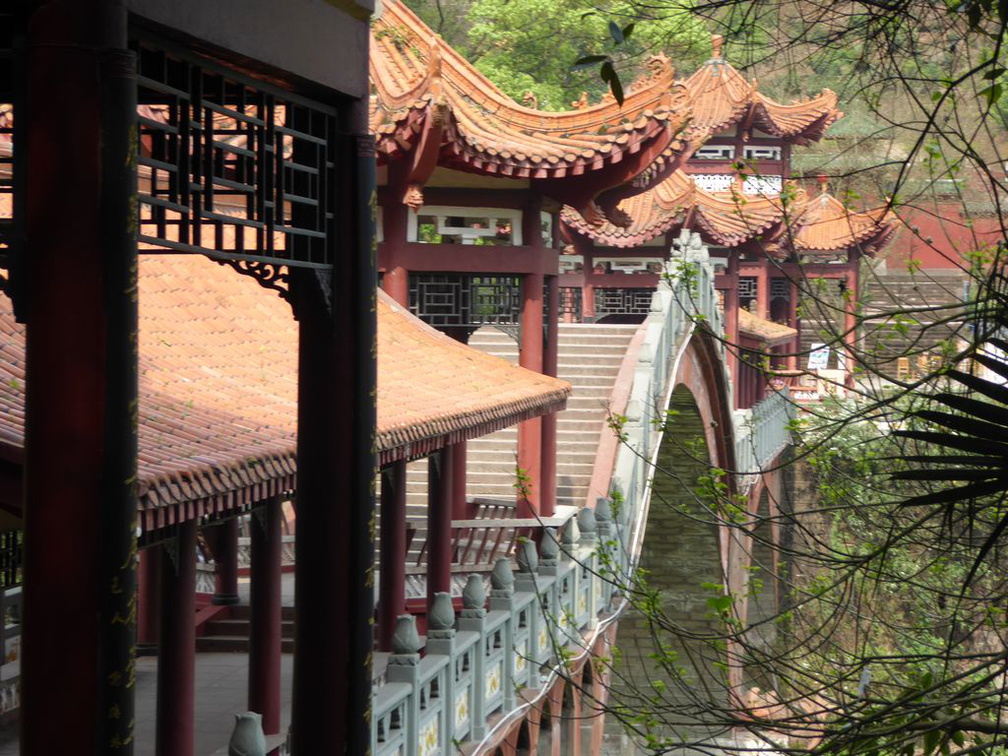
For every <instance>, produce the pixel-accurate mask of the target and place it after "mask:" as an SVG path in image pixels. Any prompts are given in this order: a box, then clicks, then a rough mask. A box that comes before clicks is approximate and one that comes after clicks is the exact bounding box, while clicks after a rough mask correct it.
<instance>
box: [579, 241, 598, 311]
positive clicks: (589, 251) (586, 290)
mask: <svg viewBox="0 0 1008 756" xmlns="http://www.w3.org/2000/svg"><path fill="white" fill-rule="evenodd" d="M574 251H575V252H576V253H577V254H579V255H581V257H582V259H583V260H584V262H583V263H582V265H581V271H582V272H583V274H584V284H582V286H581V320H582V321H583V322H585V323H587V322H590V321H591V320H594V319H595V259H594V252H595V245H594V244H592V243H591V242H590V241H589V240H588V239H585V238H584V237H583V236H575V237H574Z"/></svg>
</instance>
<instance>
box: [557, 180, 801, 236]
mask: <svg viewBox="0 0 1008 756" xmlns="http://www.w3.org/2000/svg"><path fill="white" fill-rule="evenodd" d="M804 201H805V195H804V192H799V193H798V195H797V196H796V198H795V199H793V200H792V201H791V202H790V203H788V204H785V203H784V202H783V201H782V200H781V199H780V198H779V197H764V196H760V195H743V194H738V193H732V192H717V193H713V192H708V191H705V190H703V189H700V188H699V187H697V186H696V184H695V183H694V182H693V180H692V179H691V178H690V177H689V175H688V174H686V173H684V172H683V171H675V172H674V173H673V174H672V175H671V176H670V177H669V178H667V179H665V180H664V181H662V182H661V183H660V184H658V186H656V187H654V188H653V189H649V190H648V191H646V192H643V193H641V194H638V195H637V196H636V197H630V198H629V199H625V200H623V201H622V202H621V203H620V204H619V208H618V209H619V210H620V211H621V212H623V213H625V214H626V216H627V217H628V218H629V220H630V223H629V225H627V227H625V228H621V227H619V226H617V225H614V224H612V223H603V224H602V225H599V226H592V225H590V224H589V223H587V222H586V221H585V220H584V219H583V218H581V217H580V215H578V214H577V213H575V212H573V211H571V209H570V208H566V207H565V208H564V209H563V212H562V215H561V217H562V218H563V221H564V223H565V224H567V227H568V229H570V230H572V231H574V232H576V233H579V234H581V235H582V236H585V237H587V238H589V239H591V240H592V241H594V242H596V243H597V244H601V245H604V246H607V247H636V246H640V245H642V244H644V243H646V242H647V241H650V240H651V239H654V238H655V237H657V236H659V235H661V234H664V233H666V232H668V231H675V230H677V229H679V228H681V227H682V226H683V225H686V224H688V225H689V227H690V228H692V229H693V230H695V231H699V232H700V233H702V234H703V236H704V238H705V239H706V240H707V241H708V242H712V243H714V244H718V245H721V246H725V247H735V246H738V245H739V244H741V243H743V242H745V241H748V240H750V239H752V238H753V237H755V236H758V235H760V234H763V233H765V232H767V231H769V230H771V229H773V228H774V226H776V225H777V224H779V223H780V222H781V221H783V220H784V218H785V215H786V212H785V211H786V210H787V212H788V213H790V214H791V215H792V216H797V215H799V214H800V213H801V211H802V207H803V205H804Z"/></svg>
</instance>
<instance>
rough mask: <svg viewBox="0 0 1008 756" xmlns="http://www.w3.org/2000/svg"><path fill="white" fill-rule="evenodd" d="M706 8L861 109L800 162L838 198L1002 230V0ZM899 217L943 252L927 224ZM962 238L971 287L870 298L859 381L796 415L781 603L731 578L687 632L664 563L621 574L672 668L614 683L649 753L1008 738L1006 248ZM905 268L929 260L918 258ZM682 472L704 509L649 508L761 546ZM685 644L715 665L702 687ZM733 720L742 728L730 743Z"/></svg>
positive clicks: (979, 748) (833, 325) (943, 749)
mask: <svg viewBox="0 0 1008 756" xmlns="http://www.w3.org/2000/svg"><path fill="white" fill-rule="evenodd" d="M661 6H662V0H659V2H658V7H659V8H660V7H661ZM664 7H666V8H668V9H669V10H672V11H677V10H681V9H683V8H684V7H686V6H685V5H684V4H682V3H679V2H675V1H671V2H668V1H666V2H665V3H664ZM689 7H690V9H691V10H692V11H693V12H695V13H696V14H698V15H700V16H702V17H704V18H706V19H707V21H708V23H710V24H711V25H712V26H713V27H714V28H718V29H720V30H722V31H723V32H724V33H725V35H726V38H727V39H728V41H729V44H730V45H733V47H732V48H729V49H730V52H729V57H730V58H731V59H732V60H734V61H743V62H744V63H745V64H746V66H745V67H746V68H748V70H749V71H750V72H754V73H756V74H758V76H759V78H760V81H761V82H763V83H765V84H761V88H763V89H764V91H771V92H772V93H775V94H777V95H778V96H781V97H784V96H785V95H787V94H790V93H795V92H796V89H797V88H798V86H800V87H801V89H803V90H804V91H805V92H808V91H814V90H816V89H818V88H820V87H821V86H831V87H832V88H834V89H837V90H838V91H839V92H840V93H841V96H842V98H843V99H844V101H845V102H852V103H853V108H852V109H853V110H854V112H855V114H856V116H857V121H858V122H857V124H856V128H852V129H850V130H849V131H848V133H847V134H843V135H842V140H843V141H840V140H838V142H837V143H834V144H833V145H827V149H822V150H819V151H818V152H815V151H811V150H810V151H809V152H806V153H805V154H803V155H799V158H798V164H799V165H800V166H802V167H806V168H807V169H808V170H809V172H813V171H815V172H819V171H823V170H825V171H826V172H828V173H831V174H832V175H833V177H834V179H835V186H836V184H839V188H835V190H834V191H835V193H839V194H840V196H842V197H845V198H847V199H848V201H849V202H850V203H851V204H852V205H855V204H856V203H857V201H859V199H860V195H867V196H869V197H872V198H873V199H875V200H876V201H881V200H883V199H884V198H888V202H889V203H890V206H891V208H892V209H893V210H894V212H896V213H897V215H902V216H903V217H909V213H910V211H912V210H913V211H917V212H934V208H935V207H936V206H937V203H936V202H935V195H936V194H939V193H941V194H942V202H943V203H945V208H946V210H947V208H948V206H951V205H954V204H958V205H959V207H960V208H961V209H962V213H963V217H964V219H965V220H964V221H961V223H962V224H963V225H964V227H968V225H969V224H971V223H972V222H973V221H974V220H975V219H976V218H977V213H978V212H979V213H983V214H987V215H988V216H989V217H991V220H992V221H993V224H992V225H993V226H994V227H995V228H998V229H999V232H1000V236H1001V237H1002V238H1004V224H1003V220H1002V219H1003V218H1004V215H1005V214H1004V212H1003V208H1002V204H1003V203H1004V201H1005V190H1006V186H1005V180H1004V179H1005V169H1004V155H1003V151H1004V147H1005V144H1006V140H1005V137H1006V134H1005V133H1004V125H1005V121H1004V108H1003V103H1004V101H1005V100H1004V98H1005V96H1006V92H1005V84H1004V82H1005V77H1006V68H1008V64H1006V62H1005V61H1006V56H1005V52H1004V42H1005V39H1006V34H1005V31H1006V26H1008V4H1005V3H1000V4H998V3H993V2H992V1H991V0H968V1H967V2H962V3H952V2H949V3H946V2H930V1H928V0H895V2H889V1H888V0H882V1H879V2H873V1H867V2H850V3H829V2H815V1H813V2H801V3H796V2H758V1H756V2H743V1H741V0H715V1H714V2H697V3H692V4H690V5H689ZM648 8H649V10H651V11H652V12H656V13H658V12H660V10H658V8H656V5H655V4H654V3H648ZM841 131H842V130H841ZM831 147H832V149H831ZM855 152H856V153H857V154H856V155H855V154H853V153H855ZM852 157H856V159H850V158H852ZM845 158H847V160H845ZM903 233H907V234H917V235H918V236H920V237H921V238H920V241H921V242H922V243H924V244H926V245H930V246H932V247H933V248H934V249H935V251H938V249H939V245H938V244H935V243H933V240H929V239H927V238H926V237H923V235H921V234H919V232H918V231H916V229H914V228H912V227H910V228H907V229H905V230H904V232H903ZM959 253H960V254H961V258H959V259H958V262H959V265H960V266H961V269H962V272H963V274H964V276H965V277H966V280H968V281H969V282H970V287H969V291H968V292H959V293H958V295H957V296H955V297H951V298H950V299H949V300H948V301H943V302H933V303H929V302H925V303H923V304H918V305H914V306H906V305H905V303H901V302H900V301H899V300H898V298H896V299H894V300H893V301H883V302H874V303H862V305H861V306H860V308H859V310H858V320H859V329H860V330H861V331H862V332H863V333H865V334H866V336H868V338H866V339H864V340H863V342H862V343H860V344H859V345H858V346H856V347H855V349H854V355H853V356H854V359H855V360H856V371H857V374H858V380H857V386H856V391H855V392H854V396H853V397H852V398H851V399H849V400H847V401H845V402H843V403H839V404H836V405H829V404H824V405H822V406H819V407H817V408H813V409H812V410H811V411H809V412H808V413H807V414H806V415H805V416H804V419H803V421H802V423H801V425H800V427H797V428H796V431H797V433H798V436H799V440H800V443H799V445H798V446H797V448H796V458H797V462H796V463H795V465H796V466H803V467H804V469H806V470H809V469H810V470H811V473H812V475H813V477H814V480H815V496H814V497H811V499H810V501H811V502H812V503H811V504H810V503H808V502H806V506H804V507H801V508H798V509H792V508H790V507H789V505H788V503H787V502H778V504H779V514H778V515H775V516H772V517H771V518H770V519H772V520H774V522H775V524H776V525H777V526H778V527H780V528H783V529H784V530H786V531H788V537H787V538H785V539H784V541H783V543H784V545H783V547H782V553H781V559H782V560H783V562H784V563H785V568H784V570H783V572H782V573H781V574H780V576H779V577H780V579H781V580H782V583H783V591H782V593H783V594H784V601H783V602H782V607H781V609H782V611H781V612H780V613H779V614H778V615H777V616H774V617H769V618H767V617H761V618H758V619H757V620H756V621H750V622H748V623H747V622H744V621H743V619H742V616H741V614H740V613H739V612H738V611H736V607H737V605H738V603H739V599H740V598H741V596H738V595H732V594H731V593H729V592H725V591H724V587H723V586H721V585H714V586H712V588H713V589H714V591H715V592H714V593H713V594H712V596H711V598H710V601H709V604H708V605H709V608H710V615H711V617H712V618H713V619H714V620H717V621H718V624H717V625H716V627H715V628H714V629H712V630H710V631H706V632H698V631H696V630H695V629H693V630H688V629H687V628H685V627H684V626H683V623H682V622H681V621H679V619H678V618H677V617H675V616H674V615H673V614H670V612H669V611H668V610H667V607H666V606H665V605H664V604H663V603H662V599H661V595H660V591H659V590H658V589H657V588H656V587H653V586H650V585H649V584H648V576H647V575H641V574H637V575H634V576H632V577H631V578H630V579H628V581H627V583H626V584H625V585H624V591H625V592H626V593H627V595H629V596H631V597H632V600H633V602H634V604H635V606H636V608H637V610H638V612H639V613H640V616H643V617H644V618H645V619H646V621H647V623H648V625H649V628H650V634H651V637H652V639H653V648H652V649H651V650H650V660H651V663H652V664H653V667H654V669H656V670H661V671H662V674H661V678H660V680H659V684H658V685H657V686H656V685H655V684H654V683H653V682H652V683H651V684H650V685H649V686H642V685H641V681H640V679H639V678H632V677H631V678H627V679H624V680H623V681H622V682H623V684H622V686H621V685H620V684H619V678H620V666H619V663H617V665H616V667H615V669H614V675H616V677H617V681H618V682H617V685H616V686H615V688H614V689H615V690H616V691H617V693H618V694H617V695H616V697H615V699H614V701H613V702H611V703H610V710H611V711H612V712H613V713H614V714H616V715H617V716H618V717H620V718H621V719H622V720H623V721H624V723H625V724H626V725H627V726H628V728H630V729H631V730H632V731H633V732H635V733H636V735H637V737H638V739H639V741H640V742H641V743H643V744H645V747H646V748H647V749H648V750H649V752H653V753H664V752H667V751H670V750H672V749H677V748H682V747H683V746H689V747H692V748H694V749H698V750H718V751H720V750H724V749H726V748H728V749H731V748H735V749H752V748H760V747H772V748H774V749H776V750H781V751H791V750H794V751H801V750H807V749H810V748H811V749H815V750H816V751H818V752H822V753H835V754H850V755H851V756H854V755H855V754H858V755H860V754H864V755H865V756H882V755H886V756H888V755H889V754H900V755H901V756H916V755H921V756H931V754H935V755H937V754H939V753H940V754H942V756H949V755H950V754H968V753H1000V752H1001V751H1002V750H1003V748H1004V747H1005V746H1006V745H1008V742H1006V741H1008V724H1006V723H1005V722H1004V718H1005V716H1006V715H1008V710H1006V709H1005V694H1006V692H1008V688H1006V686H1008V617H1006V609H1005V607H1006V601H1008V582H1006V579H1005V575H1006V572H1005V568H1006V567H1008V565H1006V564H1005V560H1004V557H1005V555H1004V549H1005V546H1006V544H1008V541H1006V540H1005V538H1006V530H1008V502H1006V497H1005V493H1006V491H1008V391H1006V389H1005V385H1006V383H1008V359H1006V357H1005V355H1006V353H1008V285H1006V278H1005V272H1004V271H1005V249H1004V247H1003V246H1001V245H993V244H990V243H989V242H985V241H983V240H981V239H975V240H974V242H973V243H972V244H970V246H969V248H968V249H963V250H960V251H959ZM907 266H908V269H909V270H911V271H914V270H915V268H914V261H912V260H910V261H908V262H907ZM865 272H866V274H867V275H869V276H870V275H871V271H870V270H866V271H865ZM925 275H926V274H925V273H923V272H921V273H920V276H921V277H922V278H923V277H924V276H925ZM800 285H801V286H802V288H803V291H804V299H805V301H806V307H807V308H809V309H808V310H807V314H809V313H811V314H814V315H816V316H817V317H816V319H817V320H819V321H820V324H821V326H820V327H821V328H822V333H821V335H820V338H819V339H817V340H825V341H827V343H832V344H833V345H835V346H838V345H840V344H841V343H842V339H843V336H844V333H843V332H842V328H840V327H838V326H837V324H838V323H842V322H843V318H842V314H843V309H844V297H843V296H841V297H840V301H837V298H836V297H830V296H827V295H826V292H823V291H822V290H821V289H820V288H818V287H817V285H816V282H814V281H802V282H800ZM729 346H731V345H729ZM925 351H931V352H938V353H940V355H941V359H940V360H939V361H937V362H936V363H934V364H931V365H930V366H929V369H928V370H927V371H925V373H924V374H923V375H913V376H909V377H901V376H899V375H898V374H897V370H896V363H897V361H898V358H899V357H903V356H905V355H910V356H911V357H916V355H917V354H918V353H921V354H922V353H924V352H925ZM673 427H674V426H673ZM681 453H682V454H684V455H688V454H689V453H690V450H689V449H688V448H687V447H686V446H684V447H683V449H682V451H681ZM696 456H697V458H699V459H701V460H702V459H703V456H704V455H702V454H696ZM656 474H658V475H671V474H673V473H672V472H670V471H668V470H658V471H656ZM680 478H681V480H680V482H681V488H682V489H684V490H688V491H694V493H695V496H693V497H692V501H693V505H691V506H688V507H684V506H683V505H682V504H681V503H677V502H674V501H662V500H661V499H660V497H659V499H658V501H653V502H652V505H651V506H652V508H654V507H655V506H668V507H678V508H679V509H680V511H681V513H682V515H683V517H685V518H688V519H692V520H696V519H698V518H700V517H706V519H707V522H708V523H709V524H710V525H711V526H718V527H723V528H728V529H731V530H734V531H735V532H736V533H738V534H739V535H740V536H742V535H745V536H752V537H753V538H754V540H755V541H756V542H757V544H760V540H761V538H763V537H761V536H758V535H756V531H757V530H758V528H757V527H756V526H757V525H760V524H761V523H760V522H758V521H757V522H756V523H754V522H753V521H752V520H751V519H749V518H744V517H743V518H740V517H739V516H738V502H734V501H731V500H730V499H726V498H724V496H723V495H722V494H721V493H720V490H719V488H718V486H717V484H716V479H715V478H711V474H710V473H707V474H705V475H701V476H700V484H699V485H698V483H697V480H696V479H694V480H691V479H689V477H688V476H682V475H680ZM705 479H706V481H707V482H706V483H704V482H703V481H704V480H705ZM719 497H720V499H719ZM698 513H700V514H698ZM758 519H759V518H757V520H758ZM761 545H765V546H769V545H771V544H770V543H769V541H768V540H764V541H763V543H762V544H761ZM754 585H755V586H756V588H757V590H758V588H759V586H758V584H755V583H753V582H752V581H750V589H752V588H753V586H754ZM687 657H689V658H692V659H706V660H708V663H709V666H711V669H710V670H709V673H708V675H707V677H706V678H705V679H704V680H703V681H702V682H701V681H700V680H698V678H697V675H696V673H695V668H696V667H697V665H696V664H692V665H688V664H686V663H685V662H684V659H685V658H687ZM717 663H720V664H722V665H724V664H736V665H743V666H744V669H745V675H746V682H745V685H744V689H743V690H742V691H740V690H737V689H729V687H728V685H727V679H728V678H727V676H726V675H725V674H719V672H718V670H717V668H716V667H715V666H713V665H714V664H717ZM690 666H692V667H693V668H694V670H693V671H691V670H690V669H689V667H690ZM756 686H759V687H760V688H762V691H761V692H759V693H758V694H757V693H753V688H755V687H756ZM704 687H706V688H707V690H706V691H703V690H702V688H704ZM620 693H622V695H620ZM740 730H742V731H745V732H746V733H747V735H748V739H745V738H743V739H741V740H740V739H737V738H736V739H732V738H730V737H728V736H729V735H731V734H733V733H734V734H736V735H737V734H738V733H739V731H740ZM713 738H719V739H717V740H715V739H713Z"/></svg>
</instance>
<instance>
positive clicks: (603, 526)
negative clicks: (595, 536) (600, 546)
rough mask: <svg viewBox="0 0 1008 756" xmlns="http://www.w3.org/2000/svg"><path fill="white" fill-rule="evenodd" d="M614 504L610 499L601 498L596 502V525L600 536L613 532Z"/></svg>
mask: <svg viewBox="0 0 1008 756" xmlns="http://www.w3.org/2000/svg"><path fill="white" fill-rule="evenodd" d="M612 520H613V516H612V504H610V503H609V498H608V497H606V496H599V497H598V498H597V499H596V500H595V524H596V527H597V528H598V532H599V535H608V534H609V533H610V532H611V531H612Z"/></svg>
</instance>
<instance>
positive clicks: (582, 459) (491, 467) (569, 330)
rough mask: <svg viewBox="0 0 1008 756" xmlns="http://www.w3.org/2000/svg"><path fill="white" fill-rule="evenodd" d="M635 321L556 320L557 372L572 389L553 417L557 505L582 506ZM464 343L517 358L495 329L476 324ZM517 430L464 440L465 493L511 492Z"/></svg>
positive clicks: (511, 345) (502, 494)
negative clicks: (564, 405)
mask: <svg viewBox="0 0 1008 756" xmlns="http://www.w3.org/2000/svg"><path fill="white" fill-rule="evenodd" d="M636 330H637V326H633V325H629V326H628V325H613V326H606V325H594V324H588V325H582V324H561V325H560V336H559V345H560V351H559V355H558V359H557V373H558V374H559V377H560V378H561V379H563V380H565V381H568V382H569V383H570V384H571V385H572V386H573V387H574V392H573V394H572V395H571V398H570V399H569V400H568V401H567V409H566V410H564V411H563V412H561V413H560V415H559V419H558V422H557V504H560V505H571V506H576V507H581V506H583V505H584V503H585V497H586V496H587V494H588V484H589V483H590V481H591V475H592V466H593V465H594V463H595V452H596V449H597V447H598V443H599V438H600V436H601V433H602V432H603V430H605V432H609V431H608V429H606V427H605V419H606V412H605V410H606V407H607V406H608V401H609V394H610V393H611V392H612V388H613V383H614V382H615V380H616V374H617V373H618V372H619V367H620V364H621V363H622V361H623V356H624V355H625V354H626V350H627V346H628V345H629V343H630V339H631V338H632V337H633V334H634V332H635V331H636ZM469 346H471V347H473V348H475V349H479V350H481V351H484V352H487V353H489V354H494V355H497V356H498V357H503V358H504V359H507V360H509V361H511V362H513V363H515V364H517V362H518V345H517V344H516V343H515V342H514V340H513V339H511V338H510V337H509V336H508V335H507V334H505V333H503V332H501V331H498V330H497V329H495V328H481V329H480V330H478V331H476V333H474V334H473V335H472V337H471V338H470V339H469ZM517 439H518V431H517V429H516V428H506V429H504V430H502V431H498V432H497V433H493V434H491V435H489V436H484V437H483V438H478V439H474V440H472V441H470V442H469V451H468V462H469V473H468V495H469V496H470V497H474V496H489V497H502V498H504V497H513V496H514V491H515V489H514V482H515V455H516V453H517Z"/></svg>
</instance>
